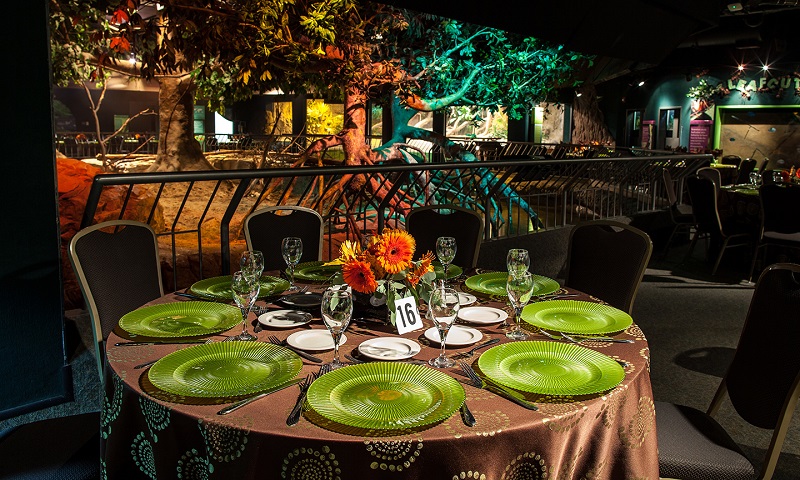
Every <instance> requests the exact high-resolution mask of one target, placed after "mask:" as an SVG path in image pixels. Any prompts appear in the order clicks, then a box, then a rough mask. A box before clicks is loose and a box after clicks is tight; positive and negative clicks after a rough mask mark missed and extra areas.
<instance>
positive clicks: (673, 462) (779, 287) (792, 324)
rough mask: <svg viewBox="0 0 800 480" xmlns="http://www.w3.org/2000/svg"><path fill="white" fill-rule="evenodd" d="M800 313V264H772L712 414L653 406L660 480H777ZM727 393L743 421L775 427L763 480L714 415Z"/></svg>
mask: <svg viewBox="0 0 800 480" xmlns="http://www.w3.org/2000/svg"><path fill="white" fill-rule="evenodd" d="M798 311H800V265H796V264H775V265H771V266H770V267H768V268H767V269H766V270H765V271H764V273H763V274H762V275H761V277H760V278H759V280H758V282H757V284H756V288H755V292H754V293H753V298H752V300H751V302H750V309H749V311H748V313H747V318H746V320H745V324H744V328H743V329H742V334H741V336H740V338H739V345H738V346H737V348H736V353H735V355H734V357H733V361H732V362H731V364H730V366H729V367H728V371H727V372H726V374H725V376H724V377H723V379H722V382H721V383H720V386H719V388H718V389H717V392H716V394H715V395H714V398H713V400H712V401H711V405H710V407H709V408H708V412H707V413H703V412H701V411H699V410H697V409H694V408H691V407H686V406H678V405H673V404H670V403H664V402H655V407H656V429H657V435H658V459H659V473H660V476H661V477H663V478H679V479H682V480H705V479H725V480H729V479H730V480H738V479H742V480H744V479H753V478H758V479H760V480H768V479H770V478H772V475H773V473H774V471H775V465H776V463H777V461H778V457H779V456H780V452H781V448H782V446H783V441H784V439H785V437H786V431H787V429H788V428H789V424H790V422H791V417H792V413H793V412H794V409H795V405H796V403H797V398H798V393H800V353H799V352H798V350H797V345H798V343H799V342H800V322H798V317H797V312H798ZM764 332H778V333H779V334H776V335H765V334H764ZM726 393H727V395H728V397H729V399H730V402H731V404H732V405H733V408H734V410H735V411H736V413H738V415H739V416H740V417H741V418H742V419H743V420H744V421H746V422H748V423H750V424H751V425H754V426H756V427H760V428H765V429H772V430H773V434H772V441H771V442H770V445H769V448H768V449H767V453H766V456H765V460H764V464H763V467H762V468H761V471H760V472H759V476H758V477H756V476H755V468H754V466H753V465H752V464H751V462H750V460H749V459H748V458H746V457H745V455H744V454H743V453H742V451H741V449H740V448H739V447H738V446H737V445H736V443H735V442H734V441H733V440H732V439H731V437H730V436H729V435H728V434H727V433H726V432H725V430H724V428H723V427H722V426H720V424H719V423H718V422H717V421H716V420H714V419H713V418H712V415H714V414H715V413H716V412H717V410H718V409H719V407H720V405H721V404H722V401H723V399H724V397H725V394H726Z"/></svg>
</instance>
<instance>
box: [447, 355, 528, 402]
mask: <svg viewBox="0 0 800 480" xmlns="http://www.w3.org/2000/svg"><path fill="white" fill-rule="evenodd" d="M458 364H459V366H460V367H461V370H462V371H463V372H464V374H465V375H466V376H467V378H469V380H470V384H471V385H472V386H473V387H477V388H482V389H484V390H488V391H490V392H492V393H494V394H495V395H499V396H501V397H503V398H505V399H506V400H511V401H512V402H514V403H516V404H517V405H519V406H521V407H524V408H527V409H528V410H539V407H537V406H536V405H534V404H533V403H531V402H529V401H527V400H523V399H522V398H519V397H517V396H515V395H514V394H513V393H512V392H510V391H508V390H506V389H505V388H503V387H501V386H499V385H496V384H493V383H487V382H486V381H485V380H484V379H483V378H481V377H480V376H478V374H477V373H476V372H475V370H474V369H473V368H472V365H470V364H469V363H467V362H465V361H464V360H459V362H458Z"/></svg>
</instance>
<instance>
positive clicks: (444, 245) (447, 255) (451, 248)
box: [436, 237, 456, 282]
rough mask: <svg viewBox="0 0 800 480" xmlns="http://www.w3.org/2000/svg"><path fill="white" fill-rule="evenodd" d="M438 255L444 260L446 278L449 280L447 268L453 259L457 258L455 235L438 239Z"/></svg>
mask: <svg viewBox="0 0 800 480" xmlns="http://www.w3.org/2000/svg"><path fill="white" fill-rule="evenodd" d="M436 257H437V258H438V259H439V261H440V262H442V267H443V268H444V280H445V282H447V270H448V268H450V264H451V263H453V259H454V258H456V239H455V238H453V237H439V238H437V239H436Z"/></svg>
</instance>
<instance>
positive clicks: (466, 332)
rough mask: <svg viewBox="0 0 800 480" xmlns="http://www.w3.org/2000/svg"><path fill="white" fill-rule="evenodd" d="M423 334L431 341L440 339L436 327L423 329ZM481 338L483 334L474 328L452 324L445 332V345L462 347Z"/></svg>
mask: <svg viewBox="0 0 800 480" xmlns="http://www.w3.org/2000/svg"><path fill="white" fill-rule="evenodd" d="M424 335H425V338H427V339H428V340H430V341H432V342H435V343H439V342H440V341H441V338H440V337H439V330H437V329H436V327H431V328H429V329H427V330H425V334H424ZM481 338H483V334H482V333H481V332H480V331H478V330H475V329H474V328H471V327H464V326H462V325H453V326H452V327H450V332H448V334H447V345H450V346H453V347H463V346H466V345H472V344H473V343H476V342H477V341H478V340H480V339H481Z"/></svg>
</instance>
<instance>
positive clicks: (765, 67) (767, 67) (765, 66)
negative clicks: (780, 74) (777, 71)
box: [761, 65, 769, 72]
mask: <svg viewBox="0 0 800 480" xmlns="http://www.w3.org/2000/svg"><path fill="white" fill-rule="evenodd" d="M761 70H764V71H765V72H766V71H767V70H769V65H764V66H763V67H761Z"/></svg>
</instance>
